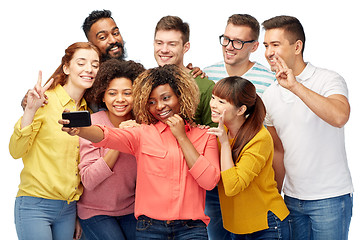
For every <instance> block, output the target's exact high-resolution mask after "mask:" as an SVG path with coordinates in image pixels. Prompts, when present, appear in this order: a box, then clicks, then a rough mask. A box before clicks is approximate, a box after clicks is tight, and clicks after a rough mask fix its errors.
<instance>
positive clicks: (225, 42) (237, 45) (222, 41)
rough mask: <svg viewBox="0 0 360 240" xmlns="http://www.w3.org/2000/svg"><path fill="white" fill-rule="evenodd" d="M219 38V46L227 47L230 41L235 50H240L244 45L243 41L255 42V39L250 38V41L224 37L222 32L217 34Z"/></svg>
mask: <svg viewBox="0 0 360 240" xmlns="http://www.w3.org/2000/svg"><path fill="white" fill-rule="evenodd" d="M219 40H220V44H221V46H223V47H227V45H229V43H230V42H231V44H232V46H233V48H235V49H237V50H241V49H242V48H243V47H244V44H245V43H252V42H255V40H250V41H241V40H231V39H230V38H228V37H225V36H224V34H223V35H221V36H219Z"/></svg>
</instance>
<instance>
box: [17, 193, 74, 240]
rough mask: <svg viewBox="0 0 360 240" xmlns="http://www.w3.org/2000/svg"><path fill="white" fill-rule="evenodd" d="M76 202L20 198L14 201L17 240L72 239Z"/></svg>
mask: <svg viewBox="0 0 360 240" xmlns="http://www.w3.org/2000/svg"><path fill="white" fill-rule="evenodd" d="M75 220H76V202H75V201H74V202H71V203H70V204H68V203H67V201H62V200H52V199H44V198H38V197H28V196H22V197H17V198H16V200H15V225H16V232H17V235H18V238H19V240H26V239H29V240H33V239H37V240H49V239H54V240H62V239H63V240H69V239H72V238H73V235H74V231H75Z"/></svg>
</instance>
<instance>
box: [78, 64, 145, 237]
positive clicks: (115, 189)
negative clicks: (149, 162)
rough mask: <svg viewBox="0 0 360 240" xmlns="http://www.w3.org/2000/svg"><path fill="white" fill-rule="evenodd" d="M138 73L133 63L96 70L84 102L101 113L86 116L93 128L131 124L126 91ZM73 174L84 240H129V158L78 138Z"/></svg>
mask: <svg viewBox="0 0 360 240" xmlns="http://www.w3.org/2000/svg"><path fill="white" fill-rule="evenodd" d="M143 71H145V68H144V67H143V66H142V65H141V64H140V63H136V62H133V61H119V60H117V59H110V60H107V61H106V62H104V63H102V64H101V66H100V69H99V71H98V74H97V75H96V78H95V82H94V85H93V87H92V89H91V91H90V93H89V98H91V99H93V102H94V103H95V104H96V105H98V106H100V108H101V109H104V111H99V112H97V113H94V114H92V115H91V121H92V123H93V124H101V125H105V126H108V127H111V128H117V127H119V124H120V123H121V122H124V121H127V120H130V119H133V114H132V108H133V96H132V85H133V81H134V80H135V79H136V77H137V76H138V75H139V74H140V73H142V72H143ZM79 170H80V176H81V181H82V184H83V185H84V192H83V195H82V196H81V198H80V200H79V201H78V203H77V208H78V217H79V221H80V224H81V227H82V229H83V233H84V235H85V237H86V239H87V240H92V239H102V240H112V239H119V240H121V239H124V240H125V239H127V240H129V239H135V231H136V219H135V217H134V205H135V182H136V160H135V157H134V156H133V155H130V154H127V153H122V152H119V151H117V150H113V149H105V148H102V147H95V146H93V145H92V144H91V142H90V141H88V140H85V139H83V138H80V164H79Z"/></svg>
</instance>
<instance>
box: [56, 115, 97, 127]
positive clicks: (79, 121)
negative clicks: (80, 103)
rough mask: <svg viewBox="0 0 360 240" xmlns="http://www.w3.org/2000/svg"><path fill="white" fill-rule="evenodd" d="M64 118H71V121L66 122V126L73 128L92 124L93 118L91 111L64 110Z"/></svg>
mask: <svg viewBox="0 0 360 240" xmlns="http://www.w3.org/2000/svg"><path fill="white" fill-rule="evenodd" d="M62 118H63V119H68V120H70V123H69V124H64V127H68V128H72V127H89V126H91V118H90V112H89V111H75V112H63V113H62Z"/></svg>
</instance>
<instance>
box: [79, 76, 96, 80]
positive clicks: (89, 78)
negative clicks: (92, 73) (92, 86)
mask: <svg viewBox="0 0 360 240" xmlns="http://www.w3.org/2000/svg"><path fill="white" fill-rule="evenodd" d="M81 78H83V79H87V80H92V79H93V78H92V77H81Z"/></svg>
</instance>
